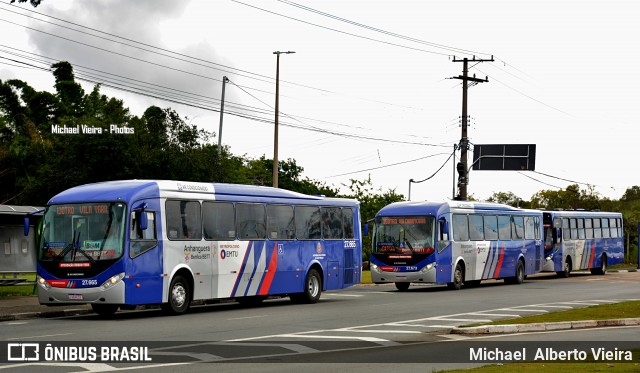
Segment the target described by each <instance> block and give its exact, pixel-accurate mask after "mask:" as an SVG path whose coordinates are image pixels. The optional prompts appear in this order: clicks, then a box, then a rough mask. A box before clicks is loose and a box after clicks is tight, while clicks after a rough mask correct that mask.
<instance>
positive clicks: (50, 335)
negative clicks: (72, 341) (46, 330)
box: [7, 333, 73, 341]
mask: <svg viewBox="0 0 640 373" xmlns="http://www.w3.org/2000/svg"><path fill="white" fill-rule="evenodd" d="M71 334H73V333H63V334H45V335H34V336H31V337H17V338H7V341H15V340H19V339H33V338H46V337H59V336H61V335H71Z"/></svg>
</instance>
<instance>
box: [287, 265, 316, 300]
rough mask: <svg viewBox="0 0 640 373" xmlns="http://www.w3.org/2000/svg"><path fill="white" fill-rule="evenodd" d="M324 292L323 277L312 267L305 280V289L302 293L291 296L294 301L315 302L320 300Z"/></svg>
mask: <svg viewBox="0 0 640 373" xmlns="http://www.w3.org/2000/svg"><path fill="white" fill-rule="evenodd" d="M321 294H322V279H321V278H320V274H319V273H318V271H317V270H315V269H314V268H311V269H310V270H309V272H308V273H307V277H306V278H305V280H304V291H303V292H302V293H296V294H291V295H290V296H289V298H291V301H292V302H294V303H306V304H313V303H317V302H318V301H319V300H320V295H321Z"/></svg>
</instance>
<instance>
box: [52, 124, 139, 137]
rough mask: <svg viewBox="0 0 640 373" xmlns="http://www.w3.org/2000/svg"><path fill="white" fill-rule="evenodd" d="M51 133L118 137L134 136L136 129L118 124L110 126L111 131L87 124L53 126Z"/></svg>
mask: <svg viewBox="0 0 640 373" xmlns="http://www.w3.org/2000/svg"><path fill="white" fill-rule="evenodd" d="M51 133H55V134H58V135H80V134H86V135H102V134H103V133H109V134H118V135H132V134H134V133H135V129H134V128H132V127H127V126H118V125H116V124H111V125H109V129H106V128H102V127H96V126H88V125H86V124H78V125H75V126H67V125H62V126H59V125H57V124H53V125H52V126H51Z"/></svg>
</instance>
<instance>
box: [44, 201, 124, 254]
mask: <svg viewBox="0 0 640 373" xmlns="http://www.w3.org/2000/svg"><path fill="white" fill-rule="evenodd" d="M125 211H126V206H125V205H124V204H123V203H116V202H110V203H79V204H65V205H52V206H49V207H48V208H47V210H46V211H45V213H44V218H43V226H42V237H41V244H40V251H39V253H38V260H40V262H91V263H96V262H98V261H104V260H113V259H117V258H119V257H121V256H122V253H123V248H124V232H125V229H124V224H125Z"/></svg>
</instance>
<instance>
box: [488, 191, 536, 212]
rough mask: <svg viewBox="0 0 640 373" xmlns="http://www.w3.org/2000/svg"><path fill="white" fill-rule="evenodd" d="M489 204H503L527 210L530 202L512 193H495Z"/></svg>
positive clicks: (489, 199)
mask: <svg viewBox="0 0 640 373" xmlns="http://www.w3.org/2000/svg"><path fill="white" fill-rule="evenodd" d="M487 201H489V202H496V203H503V204H505V205H509V206H513V207H523V208H525V207H526V206H524V205H528V204H529V202H527V201H524V200H523V199H522V198H520V197H518V196H516V195H515V194H514V193H512V192H494V193H493V194H492V195H491V197H489V198H488V199H487Z"/></svg>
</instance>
